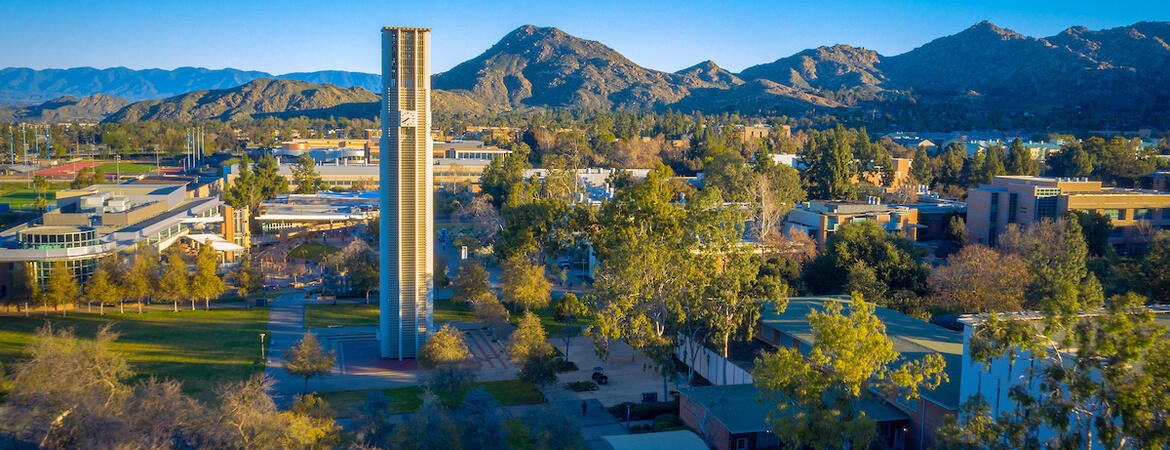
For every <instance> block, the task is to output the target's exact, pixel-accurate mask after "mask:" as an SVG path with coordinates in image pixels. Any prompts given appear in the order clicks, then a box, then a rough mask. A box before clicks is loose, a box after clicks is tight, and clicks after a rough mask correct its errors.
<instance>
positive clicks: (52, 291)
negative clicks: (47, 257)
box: [44, 261, 79, 315]
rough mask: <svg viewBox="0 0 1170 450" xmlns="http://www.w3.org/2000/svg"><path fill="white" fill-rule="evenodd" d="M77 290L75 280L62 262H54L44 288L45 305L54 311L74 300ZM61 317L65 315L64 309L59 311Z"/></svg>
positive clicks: (71, 272)
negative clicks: (50, 306) (51, 307)
mask: <svg viewBox="0 0 1170 450" xmlns="http://www.w3.org/2000/svg"><path fill="white" fill-rule="evenodd" d="M78 289H79V288H78V286H77V280H76V279H74V278H73V271H72V270H70V269H69V267H67V266H66V265H65V262H64V261H57V262H54V263H53V266H52V269H50V271H49V280H48V283H47V286H46V287H45V295H44V299H45V303H46V304H48V305H52V306H53V310H56V309H57V308H59V307H62V306H65V304H67V303H69V302H71V301H74V300H76V299H77V293H78ZM61 315H65V309H62V310H61Z"/></svg>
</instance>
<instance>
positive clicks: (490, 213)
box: [452, 194, 500, 245]
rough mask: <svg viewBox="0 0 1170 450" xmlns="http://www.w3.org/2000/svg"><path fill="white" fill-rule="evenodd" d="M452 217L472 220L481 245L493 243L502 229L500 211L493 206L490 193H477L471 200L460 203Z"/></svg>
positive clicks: (474, 231) (463, 220) (476, 236)
mask: <svg viewBox="0 0 1170 450" xmlns="http://www.w3.org/2000/svg"><path fill="white" fill-rule="evenodd" d="M452 219H454V220H457V221H459V222H464V223H467V222H470V223H471V226H472V233H473V234H474V235H475V238H476V239H478V240H479V244H480V245H491V243H493V242H495V241H496V236H497V235H498V234H499V231H500V213H499V212H497V211H496V208H495V207H494V206H492V197H491V195H488V194H482V195H477V196H475V197H474V198H472V199H471V201H470V202H468V203H466V204H460V205H459V208H458V209H456V210H455V213H454V214H453V215H452Z"/></svg>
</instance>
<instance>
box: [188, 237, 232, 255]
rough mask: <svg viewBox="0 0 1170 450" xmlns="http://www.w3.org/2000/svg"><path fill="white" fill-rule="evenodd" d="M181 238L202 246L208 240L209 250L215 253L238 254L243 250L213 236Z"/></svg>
mask: <svg viewBox="0 0 1170 450" xmlns="http://www.w3.org/2000/svg"><path fill="white" fill-rule="evenodd" d="M183 238H184V239H188V240H191V241H193V242H195V243H196V244H198V245H204V244H206V243H207V241H208V240H210V241H211V248H212V249H214V250H215V251H217V252H239V251H243V250H245V249H244V247H242V246H239V245H236V243H234V242H231V241H228V240H227V239H224V238H222V237H219V236H217V235H214V234H188V235H186V236H184V237H183Z"/></svg>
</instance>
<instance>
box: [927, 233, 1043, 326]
mask: <svg viewBox="0 0 1170 450" xmlns="http://www.w3.org/2000/svg"><path fill="white" fill-rule="evenodd" d="M1031 282H1032V273H1031V271H1030V270H1029V268H1028V264H1027V263H1026V262H1025V261H1024V260H1023V259H1021V258H1020V257H1018V256H1016V255H1001V254H999V252H996V251H995V250H993V249H990V248H987V247H984V246H982V245H969V246H966V247H963V249H962V250H960V251H959V253H956V254H954V255H951V257H950V258H949V259H947V264H946V265H945V266H940V267H938V268H936V269H935V270H934V271H933V272H931V274H930V277H929V278H928V279H927V285H928V286H930V290H931V293H932V295H931V297H930V303H931V304H932V305H934V306H936V307H939V308H943V309H946V310H949V311H954V312H959V313H982V312H993V311H994V312H1008V311H1020V310H1023V308H1024V303H1025V302H1026V297H1025V295H1026V294H1027V290H1028V287H1029V285H1030V284H1031Z"/></svg>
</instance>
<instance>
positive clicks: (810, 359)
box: [752, 296, 947, 449]
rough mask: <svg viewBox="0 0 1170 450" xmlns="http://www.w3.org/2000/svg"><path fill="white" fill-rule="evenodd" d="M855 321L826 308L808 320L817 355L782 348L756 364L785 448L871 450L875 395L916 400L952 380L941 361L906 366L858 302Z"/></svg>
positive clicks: (831, 304) (931, 358) (929, 358)
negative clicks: (865, 405)
mask: <svg viewBox="0 0 1170 450" xmlns="http://www.w3.org/2000/svg"><path fill="white" fill-rule="evenodd" d="M849 309H850V313H849V314H848V315H845V314H843V308H842V305H841V303H839V302H836V301H828V302H826V305H825V307H824V310H823V311H813V312H810V313H809V315H808V317H807V319H808V321H809V324H810V325H811V326H812V333H813V340H814V342H815V343H814V344H813V348H812V351H810V352H809V354H808V356H807V357H805V356H804V355H802V354H801V353H800V351H798V350H796V349H792V348H788V347H780V348H778V349H777V351H776V352H774V353H768V354H765V355H764V356H762V357H760V358H759V359H757V360H756V368H755V369H754V370H753V371H752V377H753V379H754V380H755V383H756V385H757V386H759V387H760V388H761V389H762V390H764V391H765V392H766V393H768V395H771V396H772V398H773V399H774V400H775V401H776V402H777V407H776V410H775V411H774V412H773V413H772V414H771V415H769V418H768V421H769V423H770V424H771V425H772V429H773V431H774V432H775V433H776V435H777V436H778V437H780V439H781V440H782V441H784V442H787V443H789V444H791V445H795V446H797V447H804V446H807V447H811V448H816V449H823V448H844V447H850V448H854V447H856V448H866V447H869V445H870V444H871V443H872V442H873V440H874V439H875V437H876V436H877V427H876V422H874V420H873V419H872V418H870V417H868V416H866V415H865V413H864V412H863V411H862V410H861V401H862V400H863V399H865V398H867V397H868V396H870V395H872V394H870V392H871V389H875V390H878V391H880V392H882V393H883V394H884V395H885V396H887V397H889V396H895V395H897V396H900V397H903V398H905V399H913V398H917V397H918V393H919V391H920V390H921V389H934V388H935V387H938V385H939V384H941V383H942V382H943V381H945V380H946V379H947V375H946V373H944V371H943V369H944V367H945V365H946V362H945V361H944V360H943V358H942V356H941V355H939V354H937V353H930V354H927V355H925V357H924V358H923V359H920V360H913V361H906V360H904V359H903V358H902V357H901V355H899V353H898V352H896V351H894V347H893V342H892V341H890V339H889V337H887V336H886V327H885V325H884V324H883V323H882V322H881V320H879V319H878V318H877V316H876V315H874V310H875V307H874V305H872V304H869V303H866V302H865V301H864V300H862V298H861V297H860V296H854V298H853V301H852V302H851V303H850V305H849Z"/></svg>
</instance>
